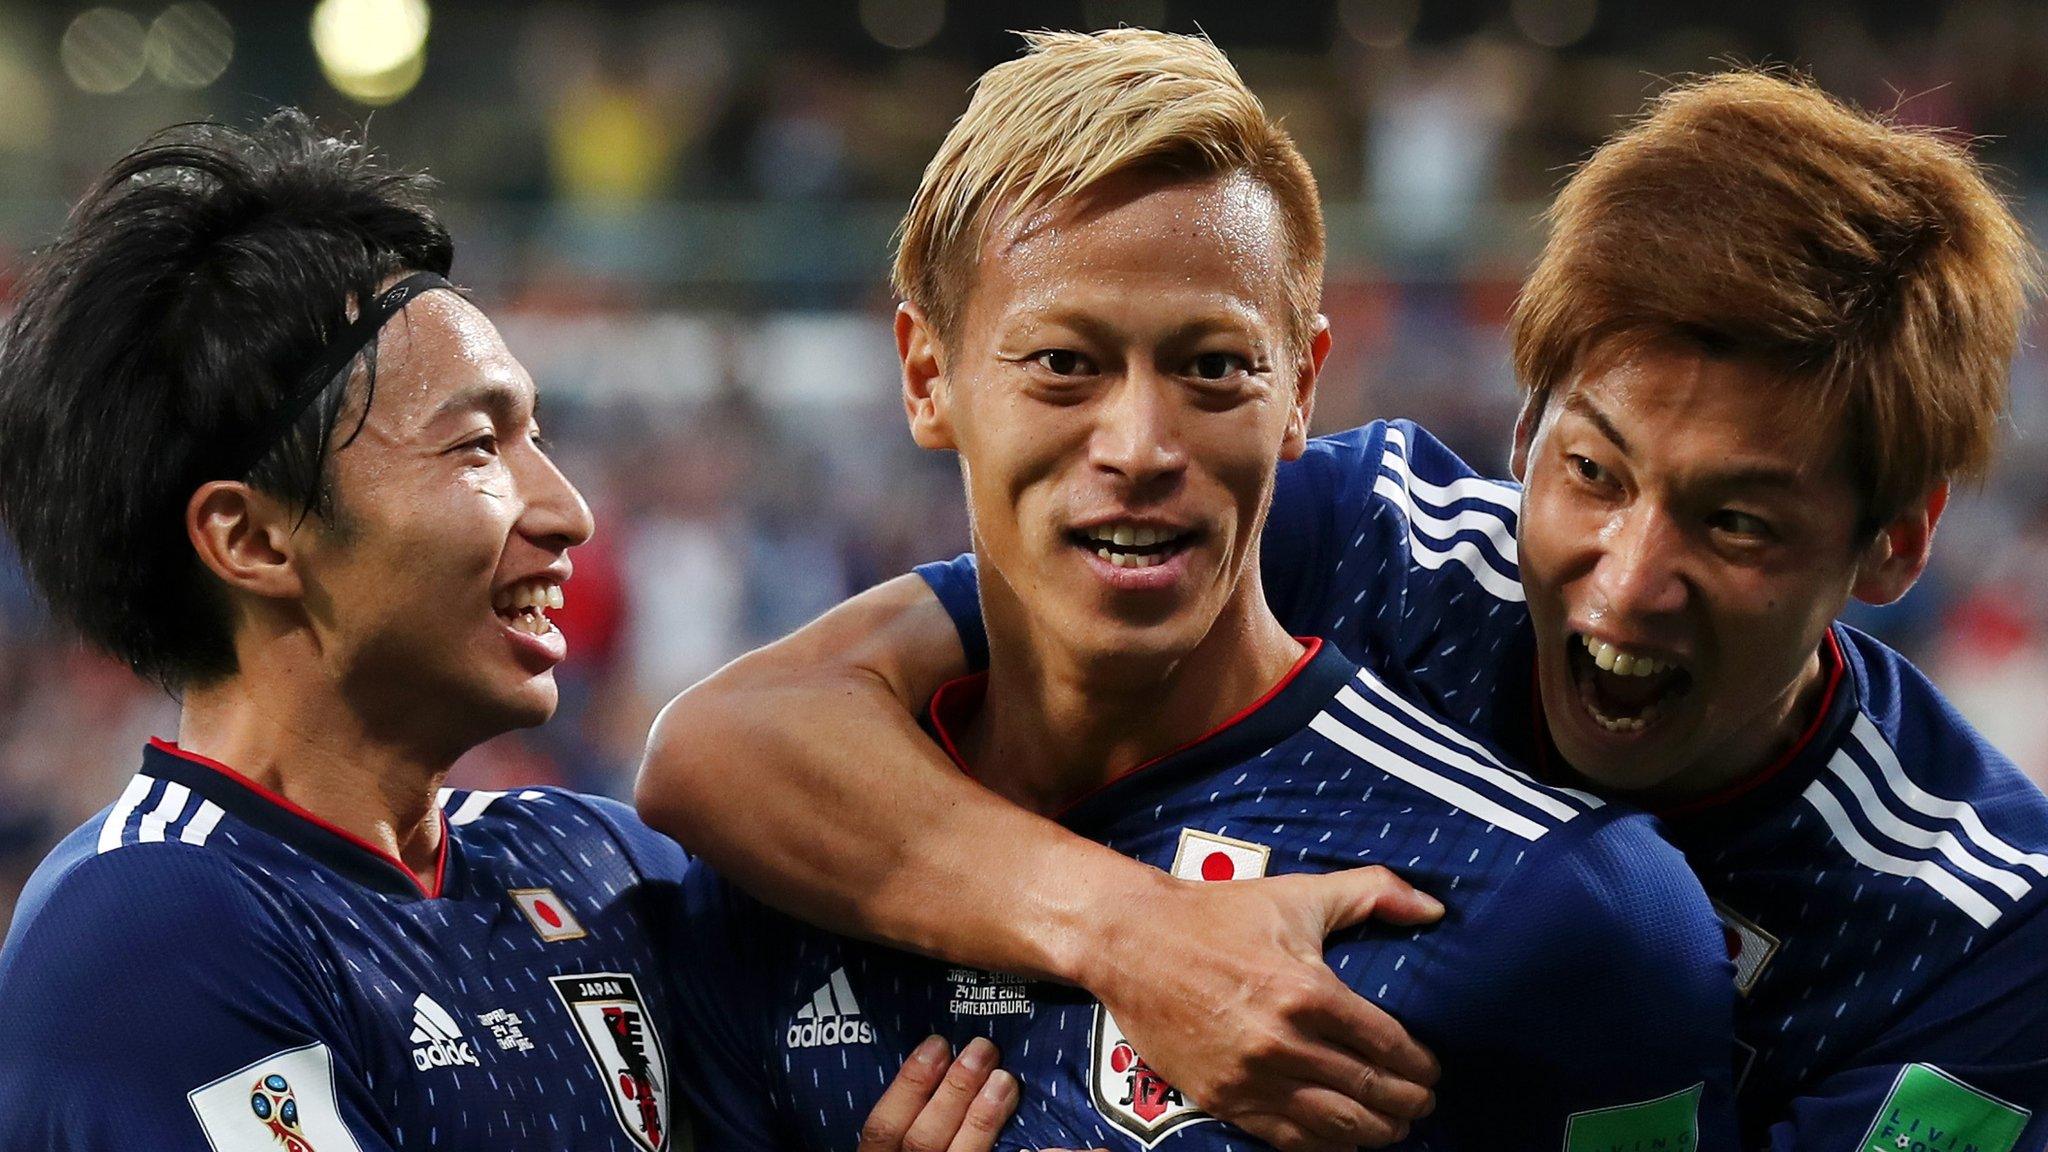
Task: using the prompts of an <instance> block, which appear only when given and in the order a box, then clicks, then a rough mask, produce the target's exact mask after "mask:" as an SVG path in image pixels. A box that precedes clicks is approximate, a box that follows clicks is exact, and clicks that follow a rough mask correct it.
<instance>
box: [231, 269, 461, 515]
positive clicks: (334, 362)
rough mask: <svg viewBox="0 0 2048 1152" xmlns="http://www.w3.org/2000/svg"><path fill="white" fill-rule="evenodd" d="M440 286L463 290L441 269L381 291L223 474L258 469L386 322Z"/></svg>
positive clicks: (234, 475) (241, 474)
mask: <svg viewBox="0 0 2048 1152" xmlns="http://www.w3.org/2000/svg"><path fill="white" fill-rule="evenodd" d="M436 288H446V289H448V290H449V291H451V292H458V291H460V289H458V288H456V287H455V285H453V284H450V283H449V282H448V281H447V279H445V278H444V277H441V276H439V275H436V274H435V273H432V272H415V273H413V274H412V275H410V276H407V277H406V278H405V279H403V280H400V281H399V282H398V283H396V284H393V285H392V286H391V287H389V288H386V289H385V290H384V291H382V292H380V293H378V294H377V297H376V298H375V299H373V300H371V301H370V302H369V303H368V304H367V305H365V306H364V307H363V309H362V310H361V311H360V312H358V313H357V314H356V318H355V319H354V320H351V321H349V324H348V327H346V328H343V329H342V330H341V331H340V332H338V333H336V334H335V337H334V339H332V340H329V341H328V342H327V347H326V348H325V349H324V350H323V351H322V352H321V353H320V359H319V360H317V361H315V362H314V364H313V367H312V368H311V369H309V370H308V371H307V372H306V375H305V376H304V377H302V378H301V379H300V381H299V385H298V387H297V388H294V389H293V390H292V391H291V393H290V394H288V395H287V396H285V398H284V399H283V400H281V401H279V402H278V405H277V407H276V408H275V409H273V410H272V411H271V413H270V415H269V417H267V418H266V419H265V420H264V421H263V423H261V424H259V425H257V426H256V428H254V429H253V430H251V432H250V433H249V435H247V436H245V437H243V438H242V439H241V441H240V442H239V443H238V445H237V446H236V447H235V448H234V449H232V450H231V451H230V452H229V453H228V458H227V460H226V462H225V464H224V466H223V467H222V468H221V469H220V471H221V474H222V476H224V477H227V478H232V479H237V480H239V479H241V478H243V477H245V476H247V475H248V474H249V469H251V468H254V467H255V466H256V462H257V461H259V460H261V459H263V457H264V456H265V455H267V454H268V453H269V452H270V450H271V449H272V448H273V447H275V446H276V445H277V442H278V441H279V440H282V439H283V438H284V434H285V433H286V432H289V431H291V427H292V425H294V424H296V423H298V422H299V417H300V416H302V415H304V414H305V411H306V407H307V406H308V405H310V404H311V403H313V401H314V399H315V398H317V397H318V396H319V395H320V393H322V392H324V391H326V390H327V386H328V385H329V384H332V383H334V378H335V377H336V376H338V375H340V374H341V373H342V371H343V370H345V369H346V368H347V367H348V366H349V365H350V364H351V363H352V362H354V360H355V358H356V357H357V356H358V355H360V354H361V353H362V351H363V349H364V348H366V347H368V346H369V345H370V344H371V343H372V342H374V341H375V340H376V339H377V333H378V331H379V330H380V329H382V328H383V327H384V324H385V322H386V321H388V320H390V319H391V318H392V317H393V316H396V315H398V313H399V311H400V310H401V309H403V308H404V307H405V306H406V305H407V304H409V303H411V302H412V299H413V297H415V296H418V295H419V294H420V293H422V292H431V291H433V290H434V289H436Z"/></svg>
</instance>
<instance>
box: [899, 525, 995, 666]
mask: <svg viewBox="0 0 2048 1152" xmlns="http://www.w3.org/2000/svg"><path fill="white" fill-rule="evenodd" d="M917 574H918V575H919V576H920V577H922V578H923V579H924V582H925V584H926V585H928V586H929V587H930V588H931V590H932V594H933V595H935V596H937V597H938V598H939V603H940V604H941V605H943V606H944V607H945V609H946V615H948V616H951V617H952V618H953V627H954V628H956V629H958V630H959V632H960V646H961V647H962V648H964V649H966V650H967V667H968V668H969V669H971V670H973V671H976V672H979V671H982V670H983V669H985V668H987V667H988V628H987V626H986V625H984V624H983V623H982V619H981V585H980V583H979V580H978V573H977V569H976V568H975V563H974V553H972V552H963V553H961V554H960V555H958V556H955V557H953V558H952V559H951V560H938V561H934V562H933V563H930V564H920V565H918V567H917Z"/></svg>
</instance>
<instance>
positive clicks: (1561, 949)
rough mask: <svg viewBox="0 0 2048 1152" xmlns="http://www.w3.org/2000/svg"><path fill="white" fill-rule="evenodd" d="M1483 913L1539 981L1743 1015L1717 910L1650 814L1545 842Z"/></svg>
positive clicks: (1636, 1002)
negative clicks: (1734, 1005)
mask: <svg viewBox="0 0 2048 1152" xmlns="http://www.w3.org/2000/svg"><path fill="white" fill-rule="evenodd" d="M1480 914H1481V916H1482V918H1483V919H1484V921H1485V922H1484V923H1483V924H1479V925H1475V927H1476V928H1477V929H1478V930H1479V931H1482V932H1485V933H1488V934H1489V937H1488V939H1489V940H1490V941H1491V942H1492V943H1491V944H1490V945H1489V946H1490V947H1493V948H1495V949H1496V950H1499V949H1505V950H1506V952H1507V953H1509V954H1511V955H1512V956H1513V957H1515V962H1516V963H1520V964H1523V965H1525V966H1526V968H1525V978H1526V980H1527V981H1528V982H1530V983H1531V984H1534V985H1537V986H1542V987H1548V988H1551V989H1554V990H1555V991H1557V992H1559V993H1566V992H1569V991H1570V990H1572V989H1581V990H1582V989H1584V988H1585V987H1587V986H1588V983H1589V982H1592V983H1594V984H1597V986H1599V987H1601V988H1602V990H1603V993H1604V997H1603V998H1604V999H1605V1000H1607V1001H1608V1002H1609V1003H1610V1005H1623V1004H1625V1005H1629V1006H1632V1007H1633V1008H1642V1007H1644V1006H1648V1005H1659V1006H1660V1007H1659V1009H1658V1010H1659V1011H1684V1010H1685V1008H1686V1006H1687V1005H1691V1006H1692V1007H1694V1008H1696V1009H1698V1010H1700V1011H1702V1012H1705V1013H1708V1014H1709V1015H1713V1016H1716V1017H1718V1016H1720V1015H1724V1014H1725V1013H1726V1012H1728V1011H1732V1003H1733V996H1734V975H1733V972H1732V969H1731V968H1730V966H1729V961H1728V955H1727V949H1726V944H1725V941H1724V937H1723V934H1722V931H1721V928H1720V921H1719V919H1718V918H1717V917H1716V915H1715V913H1714V909H1713V905H1712V904H1711V902H1709V900H1708V899H1707V895H1706V892H1705V891H1704V890H1703V889H1702V888H1701V887H1700V883H1699V880H1698V879H1697V878H1696V877H1695V876H1694V875H1693V872H1692V870H1691V869H1690V868H1689V867H1688V866H1687V864H1686V860H1685V857H1684V855H1683V854H1682V853H1680V852H1679V850H1678V849H1677V848H1675V847H1673V846H1672V844H1671V843H1670V841H1669V840H1667V839H1666V838H1665V836H1664V834H1663V830H1662V827H1661V825H1659V824H1658V822H1657V821H1656V820H1655V819H1654V818H1652V817H1650V816H1647V815H1645V814H1643V813H1640V812H1633V811H1628V810H1624V809H1621V808H1619V807H1617V806H1613V805H1609V806H1608V807H1607V808H1605V809H1602V810H1601V811H1599V812H1593V813H1589V814H1587V815H1586V816H1584V817H1583V818H1580V819H1576V820H1573V821H1571V822H1569V823H1567V824H1566V825H1564V826H1563V827H1561V828H1559V829H1557V830H1556V831H1555V832H1553V833H1552V834H1550V835H1547V836H1545V837H1544V838H1543V839H1541V840H1540V841H1537V842H1536V843H1535V844H1534V845H1532V846H1531V852H1530V855H1529V857H1528V858H1527V859H1525V860H1524V862H1523V864H1522V865H1521V867H1519V868H1518V869H1517V870H1516V872H1515V873H1514V875H1513V876H1511V877H1510V878H1509V879H1508V880H1507V881H1506V882H1505V883H1504V884H1503V885H1502V886H1501V887H1500V888H1499V889H1498V890H1497V891H1496V894H1495V895H1494V897H1493V898H1492V899H1491V900H1489V901H1488V902H1487V903H1486V905H1485V907H1484V909H1483V910H1482V912H1481V913H1480Z"/></svg>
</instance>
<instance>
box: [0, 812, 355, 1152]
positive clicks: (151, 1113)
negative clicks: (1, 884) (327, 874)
mask: <svg viewBox="0 0 2048 1152" xmlns="http://www.w3.org/2000/svg"><path fill="white" fill-rule="evenodd" d="M39 879H42V880H44V881H45V882H44V883H41V884H37V885H35V886H34V887H33V889H32V891H31V893H30V894H29V896H28V898H27V899H25V900H24V902H23V907H22V910H21V912H20V914H19V916H18V917H17V920H16V923H15V927H14V930H13V932H12V934H11V935H10V937H9V939H8V942H7V946H6V949H5V951H4V952H0V1020H4V1021H6V1024H5V1027H0V1147H7V1148H37V1149H52V1150H66V1152H101V1150H105V1152H113V1150H115V1149H134V1148H151V1149H163V1150H167V1152H184V1150H188V1149H189V1150H191V1152H252V1150H254V1149H257V1148H261V1147H277V1146H278V1140H277V1138H276V1137H275V1136H274V1135H273V1131H274V1129H273V1125H285V1126H286V1127H285V1129H284V1130H287V1131H294V1130H295V1131H297V1132H298V1133H300V1135H301V1136H302V1138H303V1139H304V1140H306V1141H307V1142H308V1143H310V1144H311V1145H312V1146H313V1147H316V1148H319V1149H322V1150H323V1152H334V1150H340V1152H350V1150H354V1152H380V1150H383V1149H386V1148H389V1147H390V1146H391V1145H390V1143H389V1134H388V1133H387V1132H386V1131H385V1130H384V1128H383V1125H382V1124H381V1123H380V1122H378V1121H377V1120H376V1119H375V1116H376V1110H375V1106H374V1104H373V1103H372V1101H371V1097H370V1094H369V1091H368V1088H367V1085H366V1084H365V1082H364V1077H363V1074H362V1071H361V1068H360V1066H359V1064H358V1062H357V1059H356V1054H355V1052H354V1050H353V1040H352V1035H353V1034H352V1032H351V1030H350V1029H349V1028H348V1027H347V1026H346V1023H345V1021H344V1020H343V1018H342V1014H341V1012H340V1011H339V1010H338V1007H337V1005H338V1000H337V999H336V997H335V996H334V995H333V994H332V993H331V991H330V990H329V989H328V988H327V987H326V986H325V984H324V982H323V981H322V980H321V978H320V977H319V975H318V974H317V972H315V971H314V970H313V968H312V966H311V965H310V964H309V963H308V962H307V961H306V960H305V959H304V958H303V957H302V955H301V954H300V951H299V949H297V948H295V947H294V946H293V942H292V940H291V938H290V936H289V934H288V929H287V925H289V924H290V923H292V920H291V918H290V917H289V915H288V914H287V913H286V911H285V910H284V909H283V908H282V907H281V906H280V905H279V904H278V903H277V902H275V901H272V900H269V899H266V898H263V897H261V896H259V895H258V893H257V892H256V891H255V890H254V889H253V887H252V886H251V885H249V884H248V883H247V882H246V881H245V880H244V879H243V877H242V876H241V875H240V874H239V873H237V872H235V871H234V870H233V869H232V868H231V867H230V866H228V865H226V864H224V863H222V862H221V861H220V860H219V859H218V858H217V857H212V856H209V855H208V854H206V853H205V852H204V851H203V850H201V849H197V848H186V847H184V846H182V845H176V844H162V845H153V846H147V847H145V846H130V847H126V848H121V849H118V850H115V851H111V852H106V853H102V854H100V855H97V856H90V857H87V858H85V859H84V860H82V861H80V862H77V863H75V864H73V865H72V866H70V867H69V868H67V869H64V870H62V871H61V872H60V873H59V874H57V875H54V876H49V877H43V878H39ZM288 1122H289V1123H288ZM294 1124H295V1125H296V1128H295V1129H294V1128H292V1127H291V1126H290V1125H294Z"/></svg>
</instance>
